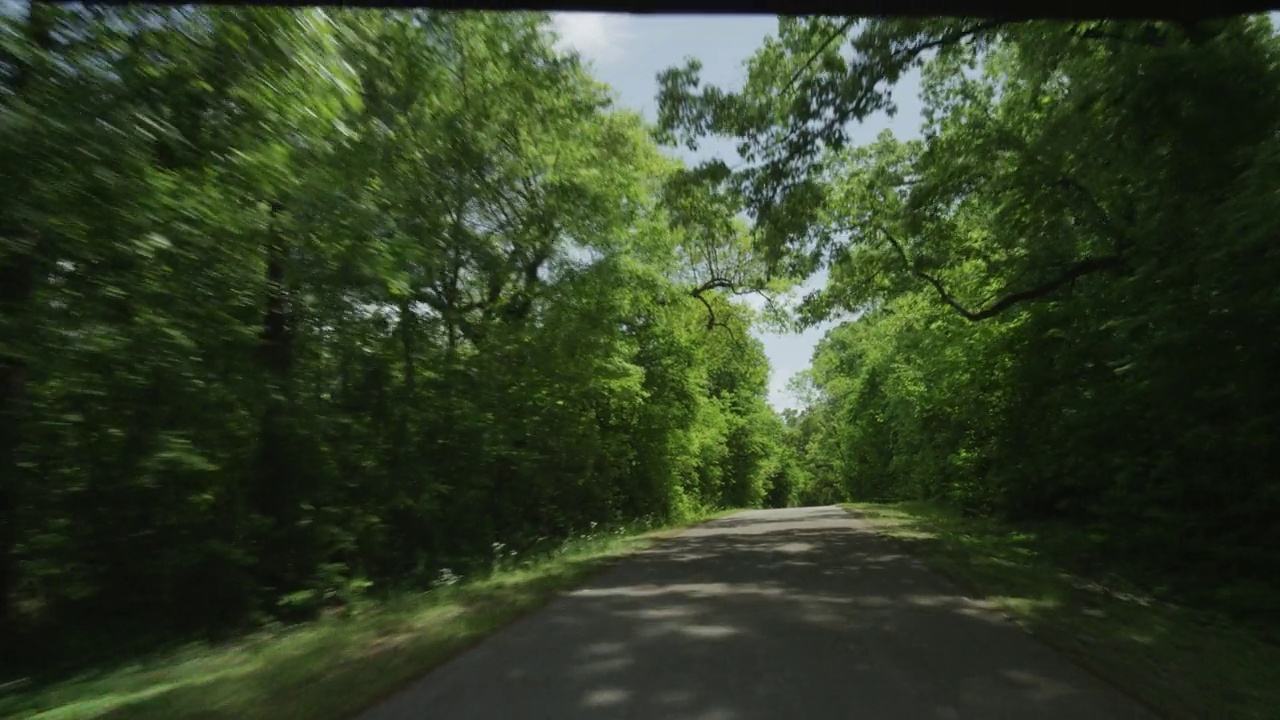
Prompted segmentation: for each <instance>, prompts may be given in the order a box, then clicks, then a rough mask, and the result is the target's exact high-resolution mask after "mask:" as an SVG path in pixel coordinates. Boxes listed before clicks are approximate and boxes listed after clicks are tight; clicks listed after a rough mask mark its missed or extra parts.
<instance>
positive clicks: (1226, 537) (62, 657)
mask: <svg viewBox="0 0 1280 720" xmlns="http://www.w3.org/2000/svg"><path fill="white" fill-rule="evenodd" d="M700 73H701V66H700V64H699V63H698V61H697V60H691V61H689V63H688V64H687V65H685V66H682V67H674V68H671V69H669V70H667V71H666V72H664V73H662V74H661V75H660V76H659V78H658V81H659V86H660V94H659V98H658V100H659V103H658V113H657V122H656V124H651V123H649V122H646V120H645V119H644V118H643V117H642V116H641V115H640V114H639V113H636V112H632V111H628V110H625V109H621V108H619V107H617V106H616V105H617V104H616V103H615V101H614V99H613V98H614V95H613V92H612V91H611V89H610V88H609V87H608V86H606V85H605V84H603V83H601V82H599V81H598V80H596V79H595V78H593V77H592V75H591V71H590V69H589V68H588V67H587V66H586V65H584V63H583V61H582V59H581V58H579V57H578V56H577V54H576V53H573V52H570V51H566V50H564V49H562V48H561V47H559V46H558V44H557V42H556V37H555V34H554V32H553V30H552V23H551V21H550V18H549V17H548V16H547V15H545V14H538V13H449V12H436V11H426V10H419V11H396V12H380V11H368V10H366V11H351V10H341V9H326V10H320V9H302V10H286V9H266V8H251V7H245V8H224V7H184V8H154V7H87V8H86V7H79V6H74V5H51V4H27V3H10V4H8V5H6V6H5V7H4V9H3V10H0V168H3V173H0V659H2V660H0V673H3V677H0V680H3V679H5V678H8V677H39V678H43V677H56V676H59V675H60V674H61V673H64V672H66V671H69V670H74V669H77V668H81V667H84V666H92V665H95V664H102V663H104V662H106V661H107V660H109V659H113V658H118V657H120V656H123V655H130V654H136V653H144V652H148V651H151V650H155V649H156V648H162V647H165V646H167V645H171V644H173V643H177V642H184V641H187V640H191V639H202V640H220V639H224V638H229V637H235V636H237V635H238V634H241V633H243V632H245V631H247V630H251V629H253V628H256V627H261V626H263V625H266V624H270V623H276V622H284V623H293V622H300V621H307V620H311V619H315V618H317V617H319V616H321V615H323V614H325V613H326V612H327V611H330V610H335V609H341V608H344V607H350V606H353V605H354V604H355V603H357V601H360V600H362V599H374V600H377V599H383V598H389V597H394V596H395V595H396V594H397V593H402V592H405V591H421V590H425V589H429V588H432V587H433V586H437V585H439V584H441V583H448V582H452V581H453V580H454V579H456V578H458V577H463V578H468V577H478V576H482V575H483V574H484V573H486V572H487V571H488V570H489V569H490V568H492V567H494V566H496V565H498V564H499V563H500V562H504V561H510V560H511V559H512V558H518V557H525V556H529V555H531V554H534V553H538V552H542V551H544V550H546V549H547V548H553V547H556V546H557V544H558V543H562V542H563V541H565V540H566V539H567V538H571V537H575V536H580V535H581V534H582V533H584V532H588V531H590V530H592V529H594V528H598V527H621V526H624V525H626V526H629V527H635V526H639V525H643V524H646V523H648V524H661V523H668V522H673V521H679V520H681V519H687V518H692V517H696V516H701V514H702V513H704V512H707V511H709V510H711V509H716V508H730V507H785V506H789V505H797V504H810V505H813V504H827V503H838V502H845V501H866V502H888V501H896V500H929V501H934V502H938V503H942V504H946V505H949V506H950V507H952V508H956V509H958V510H960V511H962V512H963V513H964V514H967V515H969V516H978V517H981V518H984V519H991V520H993V521H996V522H998V523H1001V524H1003V523H1007V524H1008V525H1009V527H1016V528H1034V527H1035V526H1036V525H1037V524H1041V525H1052V526H1054V527H1055V528H1057V529H1058V530H1059V531H1061V529H1062V528H1068V529H1069V532H1068V533H1066V534H1067V535H1069V536H1070V537H1071V538H1072V540H1071V543H1070V544H1071V547H1069V548H1068V551H1069V552H1068V554H1069V555H1070V557H1071V558H1072V562H1073V563H1075V564H1076V566H1077V567H1079V568H1081V569H1082V570H1083V571H1084V572H1086V573H1095V574H1100V575H1105V574H1106V573H1108V572H1111V571H1113V570H1115V571H1117V572H1119V571H1123V572H1125V573H1127V574H1128V575H1129V576H1130V577H1132V578H1134V579H1136V580H1139V581H1141V582H1144V583H1145V584H1146V586H1147V587H1148V588H1149V589H1151V590H1152V591H1153V592H1155V593H1156V594H1158V595H1159V596H1161V597H1172V598H1175V599H1177V600H1178V601H1187V602H1191V603H1195V604H1200V605H1212V606H1216V607H1222V608H1226V609H1228V610H1229V611H1230V612H1231V613H1233V614H1235V615H1237V616H1241V617H1250V618H1268V619H1270V620H1274V619H1276V616H1275V603H1274V598H1275V597H1276V594H1277V592H1280V587H1277V586H1276V580H1275V578H1276V577H1277V571H1278V570H1280V565H1278V564H1277V560H1276V555H1275V552H1274V548H1275V547H1276V546H1277V545H1278V544H1280V524H1277V523H1276V522H1275V518H1276V517H1277V516H1278V515H1280V481H1278V480H1277V477H1276V469H1277V468H1278V467H1280V457H1277V450H1276V449H1275V440H1276V438H1277V437H1280V410H1278V409H1277V408H1278V407H1280V384H1278V383H1276V382H1275V379H1276V371H1277V368H1280V339H1278V338H1277V336H1276V333H1275V328H1276V327H1278V326H1280V290H1278V289H1277V287H1278V286H1277V283H1276V278H1277V277H1278V276H1280V272H1278V271H1280V256H1278V255H1277V251H1276V249H1275V246H1276V239H1277V234H1278V233H1280V219H1278V217H1280V216H1277V214H1276V213H1275V212H1274V210H1273V207H1272V206H1273V205H1274V200H1275V198H1276V188H1277V187H1280V43H1278V41H1277V37H1276V33H1275V30H1274V28H1273V27H1272V25H1271V23H1270V21H1269V20H1268V19H1267V18H1265V17H1238V18H1227V19H1216V20H1204V21H1198V22H1194V23H1182V24H1178V23H1163V22H1137V21H1133V22H1117V21H1106V22H1102V21H1099V22H1078V23H1068V22H1047V21H1034V22H1011V21H997V20H974V19H869V20H868V19H847V18H830V17H819V18H781V19H779V21H778V31H777V33H776V34H775V35H774V36H772V37H770V38H768V39H767V40H766V41H765V43H764V44H763V45H762V46H761V47H760V48H758V49H757V50H756V51H755V52H754V54H753V55H752V56H751V57H750V59H749V60H748V61H747V63H746V73H745V76H746V80H745V83H744V84H743V85H742V86H741V87H739V88H732V89H729V88H720V87H714V86H707V85H705V84H704V83H703V82H702V81H701V78H700ZM916 77H918V78H919V87H920V92H921V97H922V101H923V105H924V115H923V128H922V135H921V136H920V137H918V138H912V139H903V138H897V137H894V136H893V135H892V134H890V133H888V132H886V133H884V134H882V135H880V136H879V137H878V138H877V139H876V140H875V141H874V142H870V143H862V144H858V143H855V142H854V141H853V129H854V128H855V127H856V125H857V123H858V122H860V121H862V120H865V119H867V118H869V117H871V116H872V115H873V114H875V113H880V112H890V113H891V112H893V111H894V110H895V106H894V96H895V92H902V86H903V84H904V82H905V79H907V78H916ZM913 82H914V81H913ZM708 137H719V138H729V139H731V140H732V141H734V146H735V147H736V149H737V150H738V153H739V155H740V156H741V163H739V164H736V165H732V166H731V165H730V164H729V162H728V161H726V160H724V159H712V160H707V161H705V162H702V163H700V164H697V165H692V166H689V165H686V164H685V163H683V162H680V161H677V160H676V159H674V158H673V152H671V149H672V148H673V147H675V146H684V147H687V148H698V147H699V146H700V143H702V142H703V141H705V140H706V139H707V138H708ZM822 273H825V281H824V282H822V283H821V285H820V287H818V288H817V289H816V290H813V291H812V292H810V293H809V294H808V295H806V296H804V297H803V301H802V302H800V303H799V304H798V305H797V306H796V307H794V308H790V309H788V308H787V307H786V306H785V303H782V302H774V300H775V299H777V298H778V297H779V296H780V295H785V294H787V293H788V292H789V291H791V290H794V289H795V288H796V286H797V284H798V283H800V282H801V281H803V280H806V279H814V278H816V277H818V276H819V274H822ZM750 297H757V298H763V299H764V302H748V300H747V298H750ZM761 307H763V308H765V309H763V310H761V309H760V308H761ZM789 313H790V314H789ZM832 320H836V321H839V322H840V324H839V325H838V326H836V327H835V328H834V329H833V330H831V331H830V332H828V333H827V335H826V337H825V339H824V340H823V341H822V342H821V343H820V344H819V346H818V347H817V350H816V351H815V354H814V357H813V362H812V367H811V368H810V369H809V370H807V371H805V372H804V373H802V374H801V375H800V376H799V377H798V378H797V380H796V382H795V383H794V387H795V389H796V392H797V393H798V394H799V395H800V396H801V398H802V400H803V407H802V408H801V409H799V410H787V411H784V412H783V413H781V414H779V413H776V412H775V411H774V409H773V408H771V407H770V405H769V404H768V402H767V388H768V383H769V374H770V368H769V362H768V358H767V357H766V355H765V352H764V345H763V344H762V342H761V340H760V339H759V338H758V337H756V336H755V335H753V332H757V333H758V331H759V330H760V328H762V327H775V326H777V325H778V324H779V323H781V322H791V323H792V325H793V326H794V327H811V326H813V325H815V324H818V323H821V322H826V321H832ZM1061 536H1063V533H1062V532H1058V533H1057V534H1056V535H1055V537H1061ZM477 604H482V603H480V602H479V601H477Z"/></svg>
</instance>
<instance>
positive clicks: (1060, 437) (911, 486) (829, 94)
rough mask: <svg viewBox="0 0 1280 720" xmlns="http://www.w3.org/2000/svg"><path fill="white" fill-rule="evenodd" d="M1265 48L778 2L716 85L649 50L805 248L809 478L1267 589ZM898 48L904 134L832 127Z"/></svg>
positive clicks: (1265, 31)
mask: <svg viewBox="0 0 1280 720" xmlns="http://www.w3.org/2000/svg"><path fill="white" fill-rule="evenodd" d="M1278 61H1280V46H1278V44H1277V40H1276V36H1275V33H1274V30H1273V28H1272V27H1271V24H1270V22H1269V20H1268V19H1267V18H1265V17H1254V18H1243V17H1242V18H1231V19H1223V20H1214V21H1203V22H1198V23H1194V24H1190V25H1177V24H1171V23H1154V22H1148V23H1137V22H1131V23H1123V22H1091V23H1061V22H1054V23H1049V22H1025V23H1006V22H998V21H971V20H908V19H893V20H868V21H862V22H856V23H855V22H845V21H843V20H838V19H802V20H787V19H783V20H780V22H779V33H778V36H777V37H776V38H773V39H771V40H770V41H769V42H768V43H767V44H766V45H765V46H764V47H763V48H761V49H759V50H758V51H757V52H756V54H755V55H754V56H753V57H752V59H751V61H750V66H749V67H750V77H749V79H748V81H747V83H746V84H745V85H744V86H743V87H742V88H740V89H736V90H725V89H722V88H714V87H710V88H708V87H703V86H702V85H701V84H700V82H699V79H698V66H697V64H696V63H693V64H691V65H689V66H688V67H684V68H673V69H672V70H671V71H669V72H668V73H667V74H666V76H665V77H664V79H663V82H664V89H663V102H664V105H663V117H664V130H665V132H666V133H667V135H668V137H670V138H671V139H674V140H681V141H685V142H691V143H696V142H698V140H699V139H700V138H701V137H704V136H706V135H724V136H730V137H735V138H738V139H739V140H740V141H741V142H742V143H743V145H744V149H745V151H746V152H745V155H744V157H745V158H746V159H747V161H748V162H747V165H746V166H745V167H743V168H739V169H736V170H734V171H733V172H727V169H723V170H722V172H720V173H719V175H718V176H717V181H718V182H720V183H722V184H723V186H724V187H725V188H727V189H728V190H727V191H729V192H733V193H736V194H738V195H740V196H741V197H743V198H746V199H747V201H748V202H749V203H750V204H751V207H752V209H753V215H754V219H755V220H756V222H757V224H758V225H759V226H760V227H761V229H762V233H763V234H764V235H765V237H766V239H767V242H768V243H769V244H768V249H769V250H771V252H772V256H773V257H774V258H775V262H776V263H777V264H779V265H785V266H790V267H793V268H797V269H798V270H799V271H801V272H805V273H808V272H813V271H816V270H818V269H825V270H827V271H828V274H829V279H828V282H827V283H826V285H825V287H822V288H821V289H820V290H818V291H816V292H814V293H812V294H811V295H810V296H809V297H808V298H807V299H806V302H805V304H804V307H803V308H802V310H803V312H804V316H805V319H806V320H807V321H809V322H817V321H820V320H825V319H842V320H843V322H842V323H841V324H840V325H839V326H838V327H836V328H835V329H833V330H832V331H830V332H829V333H828V334H827V336H826V338H825V339H824V340H823V341H822V342H821V344H820V345H819V347H818V349H817V350H816V352H815V356H814V361H813V367H812V368H811V369H810V370H809V371H807V372H806V373H805V374H804V376H803V377H801V378H799V380H798V381H797V387H798V388H799V389H800V391H801V392H802V393H803V394H805V395H806V396H807V397H808V400H809V404H808V405H807V407H806V408H804V410H803V411H802V412H799V413H792V414H791V415H790V417H789V426H790V431H791V433H792V435H791V437H792V442H793V443H794V446H795V447H797V448H798V450H799V452H800V453H801V454H802V455H803V457H804V462H805V465H806V467H807V468H808V470H809V471H810V472H812V473H813V475H814V482H815V485H814V486H813V488H812V490H811V494H812V497H813V498H814V499H816V500H818V501H823V502H830V501H837V500H841V499H854V500H861V501H892V500H915V499H930V500H940V501H944V502H946V503H949V504H951V505H952V506H954V507H958V508H961V509H963V510H964V511H965V512H967V513H970V514H973V515H981V516H986V517H991V518H997V519H1000V520H1003V521H1008V522H1010V523H1013V524H1014V525H1015V526H1017V525H1019V524H1020V525H1021V526H1025V527H1032V526H1033V525H1034V524H1035V523H1056V524H1059V525H1065V526H1067V527H1070V528H1072V529H1073V533H1074V536H1075V541H1074V542H1075V546H1074V547H1073V548H1072V554H1073V556H1074V559H1075V561H1076V562H1077V564H1078V566H1079V567H1082V568H1084V570H1085V571H1086V572H1090V573H1105V572H1109V571H1111V570H1114V569H1118V568H1125V567H1127V568H1128V569H1129V571H1130V572H1131V573H1132V574H1133V575H1134V576H1136V577H1137V578H1139V579H1142V580H1144V581H1146V582H1147V583H1148V586H1149V587H1151V588H1153V589H1156V590H1158V591H1159V592H1161V593H1163V594H1164V595H1165V596H1172V597H1175V598H1179V599H1182V600H1191V601H1194V602H1197V603H1201V604H1210V605H1220V606H1224V607H1227V608H1229V609H1230V610H1231V611H1232V612H1235V613H1239V614H1243V615H1246V616H1264V615H1265V616H1269V617H1274V615H1273V614H1274V607H1275V606H1274V597H1275V593H1276V591H1277V588H1276V587H1275V584H1274V583H1275V577H1276V572H1277V570H1278V569H1280V566H1278V565H1277V560H1276V555H1275V550H1274V549H1275V547H1276V546H1277V544H1278V543H1280V535H1277V529H1278V528H1280V525H1277V524H1276V522H1275V517H1276V514H1277V512H1280V504H1278V503H1280V492H1278V490H1280V484H1277V481H1276V475H1275V471H1276V468H1277V467H1278V466H1277V460H1278V458H1277V456H1276V450H1275V439H1276V437H1277V436H1278V432H1280V414H1277V410H1276V407H1277V400H1280V398H1278V397H1277V395H1276V393H1277V387H1280V386H1278V385H1277V383H1276V382H1275V378H1276V369H1277V368H1278V367H1280V345H1278V344H1277V341H1276V335H1275V330H1274V329H1275V328H1276V327H1277V324H1278V323H1280V294H1277V289H1276V288H1277V285H1276V278H1277V277H1280V272H1278V271H1280V258H1278V257H1277V255H1276V252H1275V247H1274V246H1275V241H1276V237H1277V235H1276V231H1277V227H1276V220H1275V213H1274V211H1273V207H1272V205H1273V199H1274V197H1275V192H1276V188H1277V187H1278V185H1277V182H1278V181H1280V176H1277V175H1276V169H1277V168H1280V165H1278V164H1277V162H1276V148H1277V141H1278V140H1280V124H1278V121H1280V74H1278V73H1280V66H1278ZM912 72H917V73H918V74H919V77H920V87H921V92H922V99H923V103H924V127H923V132H922V136H921V137H920V138H918V139H912V140H901V139H898V138H895V137H893V136H892V135H889V134H887V133H886V134H882V135H881V136H880V137H879V138H878V139H877V140H876V141H875V142H873V143H870V144H868V145H864V146H860V147H854V146H852V144H851V143H849V142H848V140H849V136H848V128H849V125H848V124H847V123H848V122H850V121H854V120H858V119H860V118H864V117H867V116H868V115H869V114H870V113H872V112H875V111H879V110H885V109H891V108H892V105H893V93H894V88H895V83H896V82H898V81H899V80H900V79H901V78H902V77H903V76H905V75H906V74H907V73H912ZM704 172H705V170H704Z"/></svg>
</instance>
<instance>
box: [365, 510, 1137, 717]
mask: <svg viewBox="0 0 1280 720" xmlns="http://www.w3.org/2000/svg"><path fill="white" fill-rule="evenodd" d="M544 718H545V719H547V720H588V719H590V720H597V719H603V718H644V719H646V720H749V719H750V720H755V719H757V718H769V719H771V720H792V719H794V720H825V719H827V718H840V719H842V720H853V719H855V718H856V719H858V720H862V719H866V720H917V719H918V720H958V719H964V720H969V719H970V718H972V719H973V720H1002V719H1004V718H1008V719H1009V720H1014V719H1016V720H1068V719H1071V720H1121V719H1123V720H1154V718H1155V716H1154V715H1152V714H1150V713H1149V712H1147V711H1146V710H1144V709H1142V708H1141V707H1140V706H1138V705H1137V704H1136V703H1134V702H1133V701H1130V700H1128V699H1127V698H1125V697H1123V696H1122V695H1120V694H1119V693H1118V692H1117V691H1115V690H1113V689H1111V688H1110V687H1109V686H1107V685H1105V684H1104V683H1102V682H1101V681H1099V680H1097V679H1095V678H1093V677H1092V676H1090V675H1088V674H1087V673H1085V672H1084V671H1083V670H1081V669H1079V668H1077V667H1076V666H1075V665H1073V664H1072V663H1071V662H1070V661H1068V660H1066V659H1065V658H1063V657H1061V656H1059V655H1058V654H1056V653H1055V652H1054V651H1052V650H1050V649H1049V648H1047V647H1045V646H1043V645H1041V644H1039V643H1038V642H1036V641H1035V640H1033V639H1032V638H1030V637H1029V636H1027V635H1025V634H1024V633H1023V632H1022V631H1020V630H1019V629H1017V628H1016V627H1015V626H1014V625H1013V624H1012V623H1011V622H1009V621H1007V620H1004V619H1003V618H1002V617H1001V616H1000V615H999V614H997V613H995V612H992V611H991V610H989V609H987V608H985V607H983V606H982V605H981V604H980V603H977V602H974V601H971V600H969V599H966V598H965V597H964V596H963V594H962V593H961V592H960V591H959V590H958V589H957V588H956V587H955V586H953V585H952V584H951V583H950V582H949V581H947V580H946V579H944V578H943V577H941V576H939V575H937V574H936V573H933V572H931V571H929V570H927V569H925V568H924V567H922V566H921V565H920V564H919V563H918V562H916V561H914V560H913V559H911V558H909V557H905V556H903V555H901V554H896V553H895V552H894V550H893V548H892V546H891V545H890V544H889V543H888V542H886V541H885V540H883V539H882V538H879V537H877V536H875V535H874V533H872V532H871V531H870V530H868V529H867V528H866V526H865V524H864V523H863V522H861V521H859V520H857V519H854V518H852V517H850V516H848V515H847V514H846V513H844V512H843V511H842V510H840V509H839V508H834V507H821V508H800V509H790V510H762V511H750V512H744V513H740V514H737V515H733V516H731V517H728V518H722V519H719V520H715V521H712V522H710V523H707V524H705V525H701V526H699V527H697V528H694V529H692V530H689V531H687V532H685V533H683V534H681V535H680V536H678V537H677V538H675V539H672V540H668V541H666V542H663V543H662V544H661V545H659V546H658V547H657V548H655V549H652V550H649V551H647V552H645V553H642V554H640V555H638V556H636V557H634V558H631V559H628V560H626V561H625V562H623V563H621V564H619V565H618V566H617V567H614V568H612V569H611V570H609V571H607V572H604V573H602V574H600V575H598V576H596V577H595V578H594V579H593V580H591V581H590V582H589V583H588V584H587V585H586V586H584V587H583V588H581V589H579V590H577V591H574V592H572V593H569V594H567V595H564V596H562V597H560V598H557V599H556V600H555V601H553V602H552V603H550V604H549V605H548V606H547V607H545V608H544V609H543V610H541V611H539V612H537V613H534V614H532V615H530V616H528V617H526V618H524V619H522V620H520V621H518V622H516V623H514V624H512V625H510V626H508V627H507V628H505V629H504V630H501V631H499V632H497V633H495V634H494V635H493V636H491V637H490V638H488V639H486V640H485V641H484V642H482V643H481V644H480V645H479V646H477V647H476V648H474V649H473V650H471V651H470V652H468V653H466V654H464V655H462V656H461V657H458V658H456V659H455V660H453V661H452V662H450V663H448V664H446V665H444V666H443V667H441V668H439V669H437V670H436V671H435V672H433V673H431V674H430V675H428V676H426V677H425V678H423V679H422V680H420V681H418V682H417V683H416V684H414V685H412V686H411V687H409V688H407V689H406V690H405V691H403V692H401V693H399V694H398V695H395V696H393V697H391V698H390V699H388V700H387V701H386V702H385V703H384V704H382V705H380V706H378V707H376V708H374V709H373V710H371V711H369V712H367V713H365V714H364V715H362V716H361V717H360V720H525V719H529V720H534V719H537V720H541V719H544Z"/></svg>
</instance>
